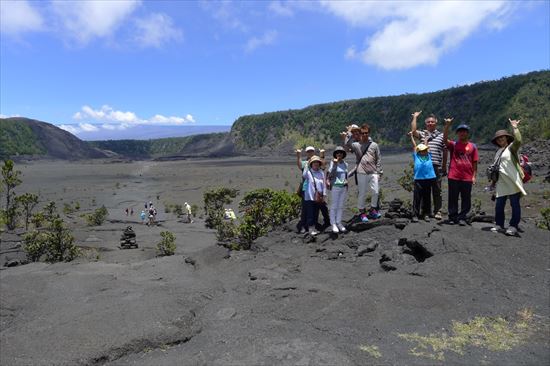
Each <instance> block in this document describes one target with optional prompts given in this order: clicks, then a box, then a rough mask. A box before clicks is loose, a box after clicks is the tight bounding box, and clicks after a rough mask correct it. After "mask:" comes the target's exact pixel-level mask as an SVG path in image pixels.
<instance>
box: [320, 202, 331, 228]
mask: <svg viewBox="0 0 550 366" xmlns="http://www.w3.org/2000/svg"><path fill="white" fill-rule="evenodd" d="M318 206H319V211H321V215H323V225H324V226H327V227H328V226H329V225H330V216H329V214H328V205H327V203H326V202H323V203H318Z"/></svg>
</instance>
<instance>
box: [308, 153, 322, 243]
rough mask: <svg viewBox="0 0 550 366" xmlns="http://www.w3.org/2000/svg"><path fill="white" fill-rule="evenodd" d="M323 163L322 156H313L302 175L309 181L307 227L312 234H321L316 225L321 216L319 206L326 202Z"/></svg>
mask: <svg viewBox="0 0 550 366" xmlns="http://www.w3.org/2000/svg"><path fill="white" fill-rule="evenodd" d="M322 163H323V160H322V159H321V158H320V157H318V156H316V155H314V156H312V157H311V159H309V162H308V166H307V167H305V168H304V172H303V175H302V176H303V177H304V180H305V181H307V189H306V190H305V191H304V203H305V209H306V222H305V229H306V230H309V233H310V234H311V235H317V234H319V232H318V231H317V230H316V228H315V226H316V225H317V218H318V217H319V208H320V206H321V205H322V204H324V202H325V198H326V195H327V189H326V183H325V173H324V172H323V170H322V169H321V164H322Z"/></svg>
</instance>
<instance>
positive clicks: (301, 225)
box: [297, 196, 307, 230]
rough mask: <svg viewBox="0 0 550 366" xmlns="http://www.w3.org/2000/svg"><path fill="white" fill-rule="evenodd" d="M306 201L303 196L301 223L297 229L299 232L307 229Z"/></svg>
mask: <svg viewBox="0 0 550 366" xmlns="http://www.w3.org/2000/svg"><path fill="white" fill-rule="evenodd" d="M306 210H307V209H306V200H305V199H304V196H302V209H301V212H300V222H298V227H297V229H298V230H302V228H304V229H305V227H306V223H307V222H306V214H307V212H306Z"/></svg>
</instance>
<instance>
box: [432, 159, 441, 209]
mask: <svg viewBox="0 0 550 366" xmlns="http://www.w3.org/2000/svg"><path fill="white" fill-rule="evenodd" d="M434 171H435V179H434V180H433V181H432V182H433V183H432V195H433V198H434V211H433V213H434V214H436V213H438V212H439V211H441V207H443V197H442V196H441V180H442V178H443V177H442V176H441V167H440V166H437V165H434Z"/></svg>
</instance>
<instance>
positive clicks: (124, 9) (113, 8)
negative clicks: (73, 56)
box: [52, 0, 140, 44]
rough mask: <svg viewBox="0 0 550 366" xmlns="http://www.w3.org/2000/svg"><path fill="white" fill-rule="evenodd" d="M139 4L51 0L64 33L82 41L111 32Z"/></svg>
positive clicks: (130, 1) (129, 0)
mask: <svg viewBox="0 0 550 366" xmlns="http://www.w3.org/2000/svg"><path fill="white" fill-rule="evenodd" d="M139 4H140V1H139V0H125V1H101V0H87V1H54V2H53V3H52V7H53V10H54V13H55V14H56V15H57V17H58V19H59V20H60V22H61V24H62V26H63V28H64V29H65V30H66V31H67V32H68V35H69V36H70V37H71V38H74V39H75V40H77V41H78V42H79V43H81V44H86V43H88V42H89V41H90V40H92V39H93V38H96V37H98V38H103V37H109V36H111V35H112V34H113V33H114V32H115V30H116V29H117V28H118V27H119V26H120V25H121V24H122V23H123V22H124V21H126V19H127V18H128V17H129V15H130V14H132V13H133V12H134V10H136V8H137V7H138V5H139Z"/></svg>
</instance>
